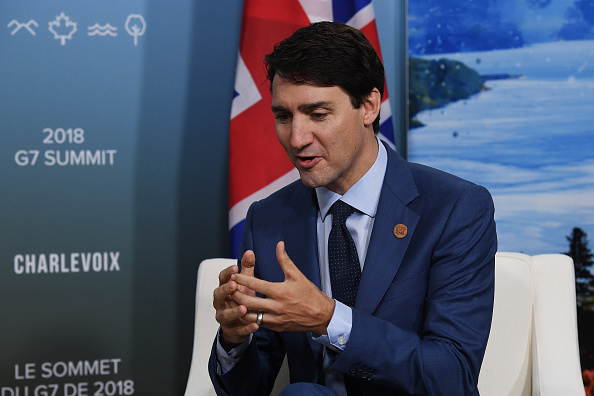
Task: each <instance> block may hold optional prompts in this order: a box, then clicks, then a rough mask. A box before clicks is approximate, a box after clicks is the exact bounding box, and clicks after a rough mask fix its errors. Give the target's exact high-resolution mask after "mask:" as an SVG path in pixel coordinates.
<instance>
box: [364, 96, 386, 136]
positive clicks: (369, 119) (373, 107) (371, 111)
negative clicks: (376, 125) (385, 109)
mask: <svg viewBox="0 0 594 396" xmlns="http://www.w3.org/2000/svg"><path fill="white" fill-rule="evenodd" d="M381 101H382V98H381V95H380V92H379V90H378V89H377V88H373V91H371V92H370V93H369V95H368V96H367V97H366V98H365V101H364V102H363V109H364V110H365V113H364V115H363V124H364V125H365V126H366V127H367V126H370V125H372V124H373V121H375V119H376V118H377V116H378V114H379V112H380V107H381Z"/></svg>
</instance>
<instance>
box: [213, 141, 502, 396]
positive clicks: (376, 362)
mask: <svg viewBox="0 0 594 396" xmlns="http://www.w3.org/2000/svg"><path fill="white" fill-rule="evenodd" d="M317 213H318V209H317V201H316V196H315V192H314V190H312V189H310V188H307V187H305V186H304V185H303V184H302V183H301V181H296V182H295V183H293V184H291V185H289V186H287V187H285V188H283V189H281V190H279V191H277V192H276V193H274V194H272V195H271V196H270V197H268V198H266V199H264V200H262V201H259V202H257V203H254V204H253V205H252V206H251V207H250V209H249V212H248V214H247V217H246V222H245V228H244V236H243V242H242V248H241V249H240V252H239V257H241V255H242V254H243V252H244V251H245V250H248V249H251V250H253V251H254V252H255V255H256V266H255V271H256V276H257V277H259V278H262V279H265V280H268V281H271V282H282V281H283V280H284V274H283V272H282V270H281V268H280V266H279V264H278V262H277V260H276V255H275V252H276V250H275V247H276V244H277V243H278V242H279V241H281V240H282V241H285V247H286V250H287V253H288V254H289V257H290V258H291V259H292V260H293V262H294V263H295V264H296V265H297V266H298V267H299V269H300V270H301V271H302V272H303V273H304V274H305V275H306V276H307V277H308V278H309V279H310V280H311V281H312V282H313V283H315V284H316V285H317V286H318V287H320V270H319V267H318V253H317V252H318V247H317V235H316V216H317ZM493 214H494V208H493V201H492V199H491V196H490V194H489V192H488V191H487V190H486V189H485V188H483V187H481V186H478V185H476V184H473V183H471V182H468V181H465V180H462V179H460V178H458V177H455V176H452V175H450V174H447V173H445V172H441V171H438V170H436V169H432V168H429V167H426V166H423V165H418V164H413V163H408V162H407V161H405V160H404V159H402V158H401V157H400V156H398V154H396V153H395V152H394V151H393V150H391V149H389V148H388V165H387V170H386V176H385V180H384V183H383V187H382V191H381V195H380V199H379V206H378V210H377V214H376V218H375V223H374V227H373V231H372V235H371V240H370V243H369V248H368V252H367V256H366V258H365V265H364V268H363V272H362V274H361V282H360V286H359V291H358V294H357V301H356V305H355V307H354V309H353V327H352V330H351V335H350V339H349V341H348V343H347V345H346V348H345V349H344V351H342V352H341V353H339V354H337V355H335V359H334V362H333V366H332V368H333V369H335V370H338V371H340V372H343V373H345V374H348V375H351V376H354V377H355V378H357V379H358V384H359V386H360V387H361V390H362V392H363V394H364V395H374V396H375V395H400V394H402V395H408V394H415V395H417V394H419V395H456V396H459V395H477V394H478V391H477V389H476V386H477V381H478V375H479V370H480V366H481V362H482V358H483V354H484V351H485V347H486V344H487V339H488V335H489V329H490V324H491V316H492V309H493V292H494V262H495V258H494V257H495V252H496V250H497V237H496V232H495V222H494V219H493ZM399 224H404V225H405V226H406V227H407V233H406V236H405V237H404V238H397V237H396V236H395V232H394V228H395V226H396V225H399ZM254 341H255V342H254ZM254 341H253V342H252V343H251V344H250V346H249V347H248V350H247V351H246V353H245V355H244V356H243V357H242V359H241V360H240V361H239V362H238V363H237V364H236V365H235V367H234V368H233V369H232V370H230V371H229V372H228V373H226V374H225V375H216V374H215V365H216V357H215V355H214V349H213V355H212V356H211V359H210V362H209V371H210V375H211V378H212V380H213V383H214V385H215V388H216V390H217V393H218V394H229V395H249V396H254V395H265V394H268V393H269V392H270V390H271V389H272V386H273V384H274V379H275V376H276V374H277V372H278V370H279V368H280V366H281V364H282V360H283V358H284V356H285V353H286V354H287V358H288V362H289V368H290V378H291V382H317V383H321V384H323V383H324V373H323V370H322V362H323V355H322V352H323V346H322V345H321V344H319V343H317V342H316V341H313V340H312V338H311V333H298V332H283V333H277V332H273V331H271V330H268V329H260V330H258V331H257V332H256V333H255V338H254Z"/></svg>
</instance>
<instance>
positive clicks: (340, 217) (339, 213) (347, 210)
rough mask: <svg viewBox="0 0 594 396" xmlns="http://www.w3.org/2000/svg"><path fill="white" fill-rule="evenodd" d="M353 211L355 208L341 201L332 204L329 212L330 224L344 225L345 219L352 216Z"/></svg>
mask: <svg viewBox="0 0 594 396" xmlns="http://www.w3.org/2000/svg"><path fill="white" fill-rule="evenodd" d="M354 211H355V208H353V207H352V206H351V205H349V204H348V203H345V202H343V201H341V200H338V201H336V202H334V204H333V205H332V207H331V208H330V212H332V224H333V225H334V224H339V225H343V224H346V219H347V217H349V216H350V215H352V214H353V212H354Z"/></svg>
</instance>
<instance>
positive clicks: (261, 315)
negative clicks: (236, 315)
mask: <svg viewBox="0 0 594 396" xmlns="http://www.w3.org/2000/svg"><path fill="white" fill-rule="evenodd" d="M256 324H257V325H258V326H262V324H264V312H262V311H258V316H257V318H256Z"/></svg>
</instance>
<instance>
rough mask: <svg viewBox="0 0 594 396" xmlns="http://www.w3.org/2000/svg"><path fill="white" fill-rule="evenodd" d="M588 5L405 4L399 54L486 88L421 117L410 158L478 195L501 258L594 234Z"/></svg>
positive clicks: (592, 8)
mask: <svg viewBox="0 0 594 396" xmlns="http://www.w3.org/2000/svg"><path fill="white" fill-rule="evenodd" d="M593 26H594V0H577V1H576V0H515V1H512V0H490V1H485V0H482V1H478V0H458V1H446V0H441V1H437V0H433V1H430V0H424V1H419V0H415V1H410V2H409V56H410V57H411V60H412V59H413V58H418V59H423V60H441V59H448V60H452V61H459V62H462V63H463V64H464V65H466V66H468V67H469V68H471V69H473V70H474V71H476V72H477V73H478V75H480V76H481V77H482V78H483V80H484V82H483V86H484V87H485V88H486V89H483V90H480V91H479V92H477V93H475V94H473V95H471V96H470V97H468V98H466V99H461V100H456V101H453V102H452V103H449V104H446V105H443V106H439V107H435V108H432V109H427V110H422V111H420V112H419V113H418V114H416V115H415V120H416V121H418V122H419V123H420V124H422V125H421V126H419V127H415V128H411V129H410V131H409V135H408V150H409V160H411V161H413V162H420V163H423V164H427V165H430V166H433V167H436V168H439V169H443V170H445V171H448V172H450V173H453V174H455V175H458V176H460V177H463V178H465V179H468V180H471V181H473V182H475V183H478V184H481V185H484V186H485V187H487V188H488V189H489V191H490V192H491V194H492V195H493V198H494V201H495V209H496V215H495V216H496V221H497V230H498V238H499V250H500V251H516V252H524V253H527V254H541V253H564V252H567V251H568V241H567V239H566V237H567V236H569V235H570V234H571V231H572V229H573V228H574V227H579V228H581V229H582V230H584V231H585V232H586V233H587V234H588V235H589V236H590V237H591V236H592V235H594V29H593Z"/></svg>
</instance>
